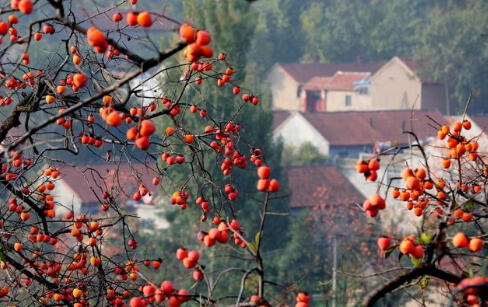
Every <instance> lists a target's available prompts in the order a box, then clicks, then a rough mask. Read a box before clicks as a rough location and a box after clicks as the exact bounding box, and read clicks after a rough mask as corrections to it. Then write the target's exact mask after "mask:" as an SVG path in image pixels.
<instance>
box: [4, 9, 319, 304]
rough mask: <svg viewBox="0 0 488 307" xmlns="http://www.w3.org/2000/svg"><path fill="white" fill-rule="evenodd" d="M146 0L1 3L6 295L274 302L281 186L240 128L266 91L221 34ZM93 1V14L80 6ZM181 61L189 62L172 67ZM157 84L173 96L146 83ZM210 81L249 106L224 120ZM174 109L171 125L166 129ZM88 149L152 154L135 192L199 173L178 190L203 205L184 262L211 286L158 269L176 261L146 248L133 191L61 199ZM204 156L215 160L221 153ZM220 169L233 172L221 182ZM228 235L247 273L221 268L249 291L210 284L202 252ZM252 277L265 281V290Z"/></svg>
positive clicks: (176, 198)
mask: <svg viewBox="0 0 488 307" xmlns="http://www.w3.org/2000/svg"><path fill="white" fill-rule="evenodd" d="M137 2H138V1H137V0H131V1H129V2H127V1H126V0H124V1H120V2H117V3H113V4H111V5H106V6H105V5H104V6H102V5H101V4H99V3H98V2H96V1H93V2H91V3H90V6H91V7H87V5H85V7H83V4H84V2H77V1H69V0H38V1H31V0H12V1H4V3H2V5H1V10H0V35H2V46H1V58H0V61H1V64H0V65H1V80H0V82H1V83H0V85H1V95H2V97H1V106H2V110H1V111H2V117H3V120H2V124H1V125H0V141H1V142H2V148H1V153H2V155H1V163H2V171H1V178H0V183H1V185H2V191H3V201H2V205H1V207H0V210H1V219H0V231H1V234H2V236H1V238H0V244H1V245H0V247H1V251H0V259H1V263H0V267H1V270H2V271H1V273H0V278H1V279H2V285H3V286H2V289H1V291H0V296H1V298H0V300H1V301H2V302H5V303H7V302H8V304H18V305H46V306H53V305H74V306H78V307H80V306H102V305H103V306H105V305H114V306H125V305H130V306H132V307H138V306H147V305H152V304H154V305H158V304H168V305H169V306H179V305H181V304H183V303H185V302H187V301H190V300H193V301H196V302H198V303H199V304H200V305H222V304H230V302H232V304H235V305H238V306H269V305H270V302H268V300H267V299H266V287H268V286H269V285H270V284H272V283H271V282H270V281H269V280H268V279H267V278H269V277H268V276H266V275H265V268H264V265H263V256H262V254H261V250H262V241H263V240H262V238H263V236H264V235H265V233H264V232H263V229H264V225H265V223H266V221H267V219H268V215H269V212H268V211H267V210H268V206H269V203H270V202H271V201H272V200H273V198H274V197H273V195H275V193H277V192H279V190H280V183H279V182H278V180H277V179H275V178H273V177H272V172H271V168H270V166H268V165H267V163H266V161H267V160H266V153H265V152H263V150H262V149H260V148H259V145H258V144H257V145H254V144H251V143H250V142H251V141H244V140H242V139H241V137H240V134H241V133H240V132H241V129H245V127H241V126H240V124H239V116H240V112H241V111H242V110H243V109H245V108H253V107H254V108H257V107H256V105H259V103H260V99H259V97H258V96H257V95H255V94H254V93H253V92H252V91H251V90H248V89H245V88H241V87H240V86H239V84H237V83H235V82H234V81H233V74H234V71H235V69H234V68H232V64H231V63H232V62H231V58H232V55H231V54H230V55H229V56H228V55H226V54H224V53H218V51H217V50H215V51H214V50H213V49H212V35H211V33H209V32H207V31H206V30H205V29H196V28H195V27H193V26H191V25H189V24H182V23H180V22H179V21H177V20H175V19H173V18H171V17H170V16H165V15H164V14H162V13H160V12H151V11H143V10H139V9H138V5H140V3H137ZM127 7H128V8H129V10H128V11H124V8H127ZM87 10H88V11H89V14H88V15H87V16H86V14H80V12H81V11H85V12H86V11H87ZM101 15H103V16H110V18H111V19H112V22H113V27H110V30H106V29H104V28H102V27H100V25H99V24H98V23H99V20H98V19H97V18H98V17H99V16H101ZM157 23H164V24H170V26H168V29H167V32H168V35H172V36H173V37H175V43H174V44H173V45H172V46H168V47H167V49H166V50H164V51H161V50H159V48H157V47H156V46H157V44H155V42H154V41H153V39H152V37H151V36H150V35H149V32H148V31H149V30H150V29H151V27H153V26H154V25H155V24H157ZM145 29H147V31H146V30H145ZM136 30H137V31H139V32H138V33H139V34H138V35H136V34H134V33H135V32H134V31H136ZM141 33H142V34H141ZM177 56H180V57H181V58H180V59H179V61H178V63H176V64H174V63H172V64H171V65H167V64H166V63H169V62H168V59H169V58H171V57H177ZM228 57H229V58H228ZM142 76H145V77H144V78H142ZM147 76H149V77H147ZM151 79H156V80H158V82H159V84H160V87H161V89H162V91H155V90H154V88H147V87H146V86H145V84H146V83H148V80H151ZM141 80H142V81H141ZM202 83H208V84H213V86H215V87H218V88H219V90H221V91H227V92H231V93H232V94H233V99H232V101H229V102H228V103H233V104H237V105H238V108H236V111H235V112H233V114H226V118H222V117H221V116H218V115H214V116H212V115H211V114H209V112H207V110H206V108H205V105H204V104H203V103H200V102H199V101H201V100H203V99H205V97H202V98H201V100H199V101H195V100H193V101H188V100H187V97H188V95H187V93H188V91H191V90H192V89H198V87H199V86H200V85H201V84H202ZM155 93H156V94H155ZM148 99H149V102H147V101H148ZM258 110H259V109H258ZM227 116H228V117H227ZM189 117H193V118H194V121H195V122H196V123H197V124H195V125H192V126H191V127H187V126H184V125H183V124H182V123H183V120H182V119H183V118H189ZM161 118H167V119H168V120H167V121H164V122H170V124H168V125H167V126H165V127H158V125H157V122H159V119H161ZM84 151H85V152H86V151H89V152H90V153H91V154H92V155H93V156H95V157H97V158H98V159H99V161H100V162H101V163H106V164H115V165H116V164H118V163H128V164H129V165H130V164H133V163H136V162H137V163H144V165H145V166H146V167H147V169H148V170H151V172H153V173H154V174H155V175H154V178H153V180H152V184H153V186H148V185H147V184H143V183H142V181H141V184H140V185H139V188H138V190H137V191H136V192H134V193H133V194H132V195H130V198H132V199H133V200H134V201H139V200H140V199H141V198H142V197H144V196H145V195H146V194H148V193H151V191H154V190H156V189H157V188H158V186H162V185H163V186H164V185H165V184H166V183H167V182H170V181H171V178H170V176H168V174H169V172H168V169H169V168H177V167H178V166H180V165H182V164H184V165H188V166H189V167H190V168H191V170H192V172H191V174H190V175H189V176H188V177H189V178H188V180H187V182H186V183H183V184H181V185H180V186H179V187H178V188H177V189H175V190H173V191H171V193H170V195H168V198H169V201H170V202H171V204H173V205H175V206H178V207H179V208H180V209H182V211H181V214H185V211H183V210H184V209H185V208H187V207H189V206H193V207H196V208H198V209H199V210H200V211H201V216H202V217H201V224H200V225H199V226H198V227H199V230H200V231H199V232H197V233H198V234H199V235H198V238H199V239H200V241H202V242H201V248H198V249H187V248H186V247H185V246H181V247H180V248H179V249H178V250H177V251H175V255H174V257H176V258H177V259H178V260H180V261H181V265H182V266H183V267H185V268H186V269H188V270H189V272H192V274H191V276H190V277H189V278H193V280H194V283H204V284H205V285H206V286H207V287H206V288H207V289H206V291H196V290H194V289H197V288H195V287H192V289H183V288H181V287H179V286H178V285H177V284H175V283H174V281H173V282H172V281H169V280H151V279H149V278H148V277H147V275H146V274H145V270H146V267H148V268H147V269H151V270H158V269H160V267H162V266H164V259H158V258H157V255H151V257H150V258H147V257H144V256H143V255H141V254H139V253H138V245H139V242H138V241H137V240H136V239H135V234H134V232H133V230H132V229H131V220H132V219H135V218H136V217H134V216H132V215H131V214H130V213H128V212H127V211H126V210H125V209H126V208H125V204H124V200H123V198H122V197H120V196H121V195H122V194H124V187H122V186H120V187H112V188H111V189H104V186H103V185H101V186H93V187H91V191H92V192H93V193H95V195H96V197H97V199H98V200H99V205H100V207H99V210H98V211H97V212H96V213H90V214H85V213H84V212H79V210H78V212H77V210H76V209H75V208H74V207H73V204H72V203H66V202H63V201H60V200H59V199H57V198H56V197H55V196H54V193H53V191H55V190H56V189H57V186H56V182H57V181H58V180H60V179H62V178H63V171H62V170H63V165H66V164H71V163H72V160H73V159H76V158H75V157H76V156H77V155H80V154H81V153H82V152H84ZM203 155H213V157H214V159H213V162H212V163H209V162H208V160H207V159H203ZM248 169H251V170H252V171H254V172H256V189H257V190H258V191H260V192H262V197H261V200H260V203H261V205H260V207H259V208H257V209H256V211H255V213H254V214H256V215H257V216H259V220H260V222H259V224H258V227H257V229H248V228H247V227H246V225H241V223H240V222H239V216H238V214H237V213H236V212H235V211H234V210H233V206H235V204H234V203H235V202H236V201H237V200H238V199H239V197H240V195H239V183H238V182H232V176H233V174H234V173H236V172H240V171H244V170H248ZM216 173H217V174H218V176H220V177H223V178H224V179H219V180H216V178H215V177H216V176H217V175H215V174H216ZM134 176H135V177H136V178H138V175H137V172H135V171H134ZM138 180H139V179H138ZM222 181H224V182H225V181H227V183H226V184H220V182H222ZM189 182H191V184H189ZM209 217H211V218H209ZM182 227H184V226H182ZM195 239H196V234H195ZM215 244H234V245H235V248H236V249H242V250H245V251H246V253H247V255H248V259H246V263H245V265H243V267H245V268H246V269H242V268H241V269H240V270H235V269H232V268H229V269H227V270H223V272H221V274H222V276H225V274H226V273H228V272H230V271H237V272H240V274H241V276H242V277H241V285H240V291H239V292H238V293H228V294H226V295H225V296H224V297H216V296H215V295H214V294H213V293H214V289H215V287H218V281H221V282H222V280H223V279H219V280H217V281H212V280H210V279H209V278H208V277H207V272H206V267H205V263H202V259H201V258H200V256H201V254H202V253H206V252H207V250H208V249H209V248H210V247H211V246H213V245H215ZM161 260H162V262H161ZM247 260H251V263H253V264H252V265H251V266H249V265H248V263H249V262H248V261H247ZM166 269H171V268H166ZM250 278H253V279H255V280H256V283H255V285H256V286H255V287H253V289H252V290H249V285H248V279H250ZM271 278H272V277H271ZM198 289H200V288H198ZM308 301H309V297H308V296H307V294H306V293H303V292H297V293H296V305H297V306H301V307H303V306H307V305H308Z"/></svg>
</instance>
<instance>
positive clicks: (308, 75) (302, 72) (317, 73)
mask: <svg viewBox="0 0 488 307" xmlns="http://www.w3.org/2000/svg"><path fill="white" fill-rule="evenodd" d="M385 63H386V62H384V61H383V62H371V63H342V64H336V63H307V64H302V63H290V64H280V65H281V67H283V69H284V70H285V71H286V72H288V74H290V76H291V77H292V78H293V79H295V80H296V81H298V82H299V83H301V84H305V83H306V82H307V81H309V80H310V79H312V78H313V77H332V76H333V75H334V74H335V73H336V72H338V71H347V72H368V73H371V74H374V73H375V72H376V71H378V69H380V68H381V66H383V65H384V64H385Z"/></svg>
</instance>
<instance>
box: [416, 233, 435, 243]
mask: <svg viewBox="0 0 488 307" xmlns="http://www.w3.org/2000/svg"><path fill="white" fill-rule="evenodd" d="M418 239H419V242H420V243H421V244H429V243H430V241H432V235H431V234H429V233H425V232H423V233H421V234H420V236H419V238H418Z"/></svg>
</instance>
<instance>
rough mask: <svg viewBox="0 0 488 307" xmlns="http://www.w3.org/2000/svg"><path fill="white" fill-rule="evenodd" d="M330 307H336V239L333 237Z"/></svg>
mask: <svg viewBox="0 0 488 307" xmlns="http://www.w3.org/2000/svg"><path fill="white" fill-rule="evenodd" d="M332 249H333V250H332V307H336V299H337V295H336V292H337V240H336V237H334V241H333V246H332Z"/></svg>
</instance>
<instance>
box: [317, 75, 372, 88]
mask: <svg viewBox="0 0 488 307" xmlns="http://www.w3.org/2000/svg"><path fill="white" fill-rule="evenodd" d="M369 75H370V74H369V73H353V72H342V71H339V72H337V73H336V74H335V75H334V77H333V78H332V79H331V80H330V82H329V83H328V84H326V86H325V87H324V89H327V90H336V91H340V90H343V91H352V90H354V87H355V85H354V82H356V81H361V80H364V79H366V78H367V77H368V76H369Z"/></svg>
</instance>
